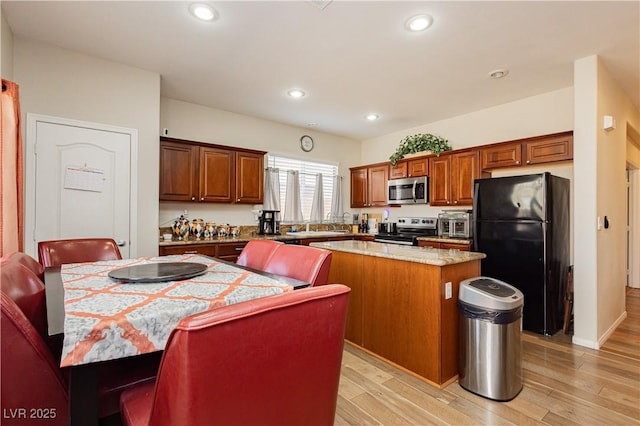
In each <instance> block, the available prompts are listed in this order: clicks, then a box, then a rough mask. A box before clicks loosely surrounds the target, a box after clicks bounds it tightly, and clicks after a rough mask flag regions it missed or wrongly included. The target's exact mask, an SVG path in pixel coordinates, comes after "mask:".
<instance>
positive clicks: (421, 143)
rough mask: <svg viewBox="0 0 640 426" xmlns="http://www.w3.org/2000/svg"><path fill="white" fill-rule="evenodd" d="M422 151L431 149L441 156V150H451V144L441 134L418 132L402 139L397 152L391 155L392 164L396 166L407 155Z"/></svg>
mask: <svg viewBox="0 0 640 426" xmlns="http://www.w3.org/2000/svg"><path fill="white" fill-rule="evenodd" d="M422 151H431V152H432V153H434V154H435V155H437V156H439V155H440V153H441V152H444V151H451V145H449V142H448V141H447V140H446V139H444V138H442V137H440V136H435V135H432V134H431V133H418V134H417V135H413V136H407V137H406V138H404V139H402V141H401V142H400V145H398V148H397V149H396V152H394V153H393V155H392V156H391V157H389V161H391V165H393V166H395V165H396V163H397V162H398V161H399V160H401V159H402V158H403V157H404V156H405V155H407V154H413V153H416V152H422Z"/></svg>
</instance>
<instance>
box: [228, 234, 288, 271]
mask: <svg viewBox="0 0 640 426" xmlns="http://www.w3.org/2000/svg"><path fill="white" fill-rule="evenodd" d="M282 245H284V244H283V243H281V242H279V241H274V240H251V241H249V242H248V243H247V245H246V246H244V248H243V249H242V253H240V256H239V257H238V260H236V263H237V264H238V265H242V266H248V267H249V268H253V269H259V270H261V271H264V268H265V266H266V265H267V262H268V261H269V259H271V256H273V253H275V251H276V250H277V249H278V247H280V246H282Z"/></svg>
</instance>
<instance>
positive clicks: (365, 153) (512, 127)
mask: <svg viewBox="0 0 640 426" xmlns="http://www.w3.org/2000/svg"><path fill="white" fill-rule="evenodd" d="M572 129H573V88H572V87H567V88H564V89H560V90H556V91H553V92H548V93H544V94H541V95H537V96H532V97H529V98H525V99H520V100H518V101H514V102H509V103H506V104H502V105H497V106H495V107H491V108H487V109H483V110H480V111H475V112H472V113H469V114H465V115H460V116H457V117H452V118H448V119H445V120H441V121H437V122H434V123H430V124H425V125H423V126H419V127H414V128H411V129H406V130H402V131H399V132H394V133H390V134H387V135H384V136H380V137H377V138H372V139H367V140H365V141H363V143H362V163H361V164H371V163H376V162H381V161H388V160H389V156H390V155H391V154H393V152H394V151H395V150H396V148H397V146H398V144H399V143H400V141H401V140H402V139H403V138H404V137H405V136H408V135H412V134H416V133H434V134H437V135H440V136H442V137H444V138H446V139H448V140H449V144H450V145H451V146H452V148H453V149H462V148H467V147H472V146H478V145H485V144H490V143H496V142H503V141H507V140H514V139H521V138H527V137H531V136H539V135H545V134H549V133H557V132H563V131H567V130H572ZM560 167H561V168H563V167H564V169H557V167H556V166H550V167H544V168H542V169H536V170H542V171H549V172H551V173H553V174H558V175H559V176H563V177H567V178H570V179H571V178H572V172H571V170H567V169H566V164H564V165H561V166H560ZM537 172H538V171H533V169H529V168H518V169H509V170H504V171H500V172H497V174H495V175H496V176H498V175H505V174H507V173H508V174H511V175H513V174H528V173H537ZM468 208H471V207H468ZM446 209H448V208H444V207H431V206H428V205H422V206H403V207H394V208H387V209H375V208H371V209H362V212H369V213H383V215H384V214H388V215H389V217H390V220H394V219H396V218H398V217H400V216H437V215H438V213H439V212H441V211H442V210H446ZM449 209H452V208H449ZM383 217H384V216H383Z"/></svg>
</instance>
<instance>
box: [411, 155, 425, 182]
mask: <svg viewBox="0 0 640 426" xmlns="http://www.w3.org/2000/svg"><path fill="white" fill-rule="evenodd" d="M428 166H429V160H428V159H427V158H421V159H417V160H411V161H408V162H407V174H408V176H409V177H418V176H427V175H428V174H429V167H428Z"/></svg>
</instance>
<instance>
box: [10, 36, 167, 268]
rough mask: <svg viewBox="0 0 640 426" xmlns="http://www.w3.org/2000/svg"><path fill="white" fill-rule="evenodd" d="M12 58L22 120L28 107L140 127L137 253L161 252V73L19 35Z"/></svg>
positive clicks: (104, 122)
mask: <svg viewBox="0 0 640 426" xmlns="http://www.w3.org/2000/svg"><path fill="white" fill-rule="evenodd" d="M13 59H14V81H16V82H17V83H18V84H19V85H20V94H21V109H22V114H23V123H26V119H25V117H26V114H27V113H37V114H44V115H51V116H57V117H64V118H70V119H75V120H83V121H89V122H95V123H103V124H108V125H112V126H119V127H128V128H134V129H137V130H138V158H139V159H140V161H139V164H138V176H137V178H138V204H137V206H136V207H137V211H138V223H137V224H133V226H136V227H137V241H133V242H132V248H133V249H134V250H135V248H137V253H134V254H137V255H138V256H150V255H155V254H157V252H158V244H157V242H158V238H157V232H158V231H157V229H158V137H159V133H158V128H159V116H160V75H159V74H157V73H153V72H149V71H144V70H141V69H137V68H132V67H129V66H126V65H121V64H117V63H114V62H109V61H105V60H102V59H97V58H94V57H90V56H86V55H82V54H78V53H75V52H72V51H69V50H64V49H59V48H56V47H53V46H50V45H46V44H40V43H35V42H31V41H27V40H24V39H21V38H18V37H15V38H14V58H13ZM23 132H24V135H26V129H24V128H23ZM26 140H27V139H26V137H25V141H26ZM27 185H29V182H28V181H27ZM26 214H27V215H28V214H30V212H26ZM25 235H27V236H29V235H32V232H31V230H28V229H27V230H25Z"/></svg>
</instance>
